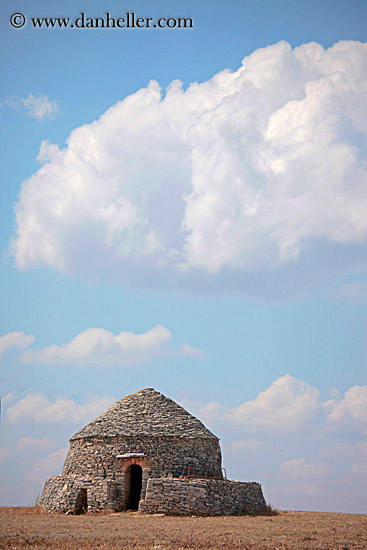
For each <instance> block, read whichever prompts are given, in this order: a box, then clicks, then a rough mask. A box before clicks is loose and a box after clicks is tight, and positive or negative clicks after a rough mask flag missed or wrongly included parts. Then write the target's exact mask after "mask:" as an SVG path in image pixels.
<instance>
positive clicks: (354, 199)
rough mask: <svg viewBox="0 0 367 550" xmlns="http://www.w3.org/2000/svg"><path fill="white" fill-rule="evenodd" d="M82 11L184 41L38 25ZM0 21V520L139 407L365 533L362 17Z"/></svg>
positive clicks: (275, 492)
mask: <svg viewBox="0 0 367 550" xmlns="http://www.w3.org/2000/svg"><path fill="white" fill-rule="evenodd" d="M82 11H83V12H85V13H86V16H93V17H97V16H99V17H103V16H104V14H105V12H107V11H108V12H109V13H110V14H111V16H113V17H116V18H117V17H121V16H124V13H125V12H127V11H130V12H132V11H134V12H135V13H136V14H137V15H141V16H143V17H153V18H156V19H157V18H159V17H191V18H192V19H193V21H194V28H192V29H140V30H137V29H135V30H133V29H129V30H128V29H93V30H92V29H34V28H32V26H31V22H30V18H31V17H55V16H58V17H70V18H75V17H78V16H79V14H80V13H81V12H82ZM14 12H20V13H23V14H24V15H25V16H26V18H27V24H26V25H25V27H24V28H22V29H14V28H12V27H11V26H10V24H9V17H10V16H11V14H12V13H14ZM1 13H2V15H1V33H0V34H1V38H0V40H1V42H2V43H1V46H2V52H3V53H2V57H1V74H2V87H1V96H0V102H1V103H0V107H1V109H0V117H1V127H2V142H1V164H2V168H3V169H2V176H1V178H2V182H1V183H2V184H1V187H0V193H1V196H0V209H1V211H0V219H1V234H0V246H1V251H2V255H1V263H0V270H1V285H2V292H1V296H2V298H1V311H2V315H1V332H0V352H1V354H2V355H1V358H0V361H1V371H2V373H1V377H0V378H1V396H2V411H3V415H2V442H1V450H0V460H1V462H2V472H3V482H2V491H1V494H2V500H1V504H2V505H7V504H9V505H17V504H31V503H32V502H33V501H34V500H35V498H36V496H37V494H38V493H39V492H40V490H41V489H42V485H43V482H44V479H45V478H46V477H47V476H48V475H55V474H58V473H59V472H60V469H61V465H62V463H63V460H64V456H65V449H66V448H67V440H68V438H69V437H70V436H71V435H72V434H73V433H75V432H76V431H77V430H78V429H79V428H80V427H82V426H83V425H85V424H86V423H87V422H89V421H90V420H92V419H93V418H94V417H95V416H96V415H97V414H99V413H100V412H102V411H103V410H104V409H105V408H107V406H108V405H109V404H111V403H113V402H114V401H115V400H118V399H120V398H122V397H123V396H125V395H126V394H129V393H131V392H133V391H135V390H138V389H140V388H142V387H154V388H155V389H157V390H158V391H161V392H162V393H164V394H166V395H168V396H170V397H172V398H173V399H175V400H177V401H179V402H180V403H182V404H183V405H184V406H185V407H187V408H188V410H190V411H191V412H193V414H195V415H197V416H199V417H200V418H201V419H202V420H204V422H206V423H207V424H208V426H209V427H210V428H211V429H212V430H213V431H214V432H215V433H216V434H217V435H218V436H219V437H220V438H221V441H222V446H223V455H224V465H225V466H226V467H227V472H228V475H229V477H231V478H233V479H244V480H247V479H251V480H252V479H253V480H257V481H260V482H261V483H262V484H263V487H264V491H265V495H266V496H267V498H268V499H269V500H270V501H271V502H272V503H273V504H274V505H275V506H278V507H280V508H284V509H287V508H293V509H311V510H331V511H333V510H334V511H350V512H362V511H364V512H366V511H367V510H366V508H365V502H364V494H365V490H366V479H367V441H366V433H367V432H366V429H367V428H366V418H367V386H366V383H367V382H366V362H365V357H366V351H367V350H366V295H367V281H366V270H365V267H366V265H365V260H366V235H367V227H366V221H365V220H366V216H365V211H366V187H365V185H366V165H365V158H366V157H365V144H366V128H365V126H364V122H363V121H364V120H365V117H364V110H363V109H364V108H365V105H366V98H365V97H364V96H363V93H365V92H364V89H365V82H364V79H365V74H366V46H365V44H363V43H364V42H365V40H366V24H365V21H366V15H367V14H366V4H365V2H358V1H348V2H347V1H341V0H340V1H333V2H329V1H325V2H322V3H320V2H313V1H308V2H298V1H283V0H280V1H277V2H276V1H260V0H257V1H255V2H247V1H239V0H236V1H234V0H233V1H228V2H226V4H225V6H224V3H223V2H216V1H213V0H211V1H200V2H191V1H187V2H181V1H177V2H174V3H173V2H163V1H162V2H155V3H154V5H152V3H151V2H144V1H139V0H137V1H136V2H134V3H132V5H126V6H121V4H120V3H119V2H113V1H111V2H108V1H107V2H104V3H101V2H99V1H94V0H92V1H88V2H84V1H79V0H78V1H75V2H63V4H62V6H60V5H59V4H58V3H56V2H54V1H51V2H50V1H48V2H41V1H35V2H33V3H32V6H30V5H29V2H22V1H19V2H17V4H16V5H15V4H14V3H13V2H9V1H6V2H3V3H2V7H1ZM242 60H244V62H243V65H241V64H242ZM241 67H242V68H241ZM178 81H180V82H178ZM195 83H196V84H195ZM15 213H17V217H15ZM270 458H271V460H270ZM363 506H364V508H363Z"/></svg>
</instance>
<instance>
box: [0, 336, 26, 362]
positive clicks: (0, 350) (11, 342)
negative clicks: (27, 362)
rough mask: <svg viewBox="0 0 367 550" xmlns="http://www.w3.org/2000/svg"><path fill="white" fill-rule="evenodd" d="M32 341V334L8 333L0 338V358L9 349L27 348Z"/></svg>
mask: <svg viewBox="0 0 367 550" xmlns="http://www.w3.org/2000/svg"><path fill="white" fill-rule="evenodd" d="M33 341H34V336H33V334H25V333H24V332H23V331H15V332H8V334H5V336H1V337H0V357H1V356H2V355H3V354H4V353H5V352H6V351H8V349H10V348H20V349H24V348H27V347H28V346H30V345H31V344H32V342H33Z"/></svg>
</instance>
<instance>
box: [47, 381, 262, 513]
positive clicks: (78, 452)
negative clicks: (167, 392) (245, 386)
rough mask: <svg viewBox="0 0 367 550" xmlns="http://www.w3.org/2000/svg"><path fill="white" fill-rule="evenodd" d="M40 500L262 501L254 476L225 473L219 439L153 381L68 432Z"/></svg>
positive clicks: (121, 504) (72, 508)
mask: <svg viewBox="0 0 367 550" xmlns="http://www.w3.org/2000/svg"><path fill="white" fill-rule="evenodd" d="M39 505H40V506H41V507H43V508H45V509H47V510H49V511H59V512H69V513H70V512H73V513H82V512H85V511H87V510H99V509H110V510H114V511H122V510H139V511H142V512H145V513H156V512H163V513H167V514H174V515H192V514H195V515H223V514H243V513H262V512H263V511H264V510H265V509H266V503H265V500H264V497H263V494H262V490H261V486H260V485H259V484H258V483H244V482H237V481H229V480H227V479H225V478H224V477H223V473H222V457H221V450H220V446H219V439H218V438H217V437H216V436H215V435H214V434H212V433H211V432H210V431H209V430H208V429H207V428H206V427H205V426H204V425H203V424H202V422H200V420H198V419H197V418H195V417H194V416H192V415H191V414H189V413H188V412H187V411H186V410H185V409H184V408H183V407H181V406H180V405H178V404H177V403H175V402H174V401H172V400H171V399H169V398H167V397H165V396H164V395H162V394H161V393H159V392H157V391H155V390H154V389H152V388H146V389H143V390H140V391H137V392H135V393H133V394H132V395H128V396H127V397H124V398H123V399H121V401H118V402H117V403H115V404H114V405H112V406H111V407H110V408H109V409H107V411H106V412H104V413H103V414H101V415H100V416H99V417H97V418H96V419H95V420H93V422H91V423H90V424H88V425H87V426H85V428H83V429H82V430H80V431H79V432H77V433H76V434H75V435H74V436H73V437H72V438H71V439H70V450H69V452H68V455H67V457H66V460H65V463H64V467H63V470H62V474H61V475H60V476H54V477H50V478H48V479H47V481H46V483H45V486H44V489H43V492H42V495H41V498H40V500H39Z"/></svg>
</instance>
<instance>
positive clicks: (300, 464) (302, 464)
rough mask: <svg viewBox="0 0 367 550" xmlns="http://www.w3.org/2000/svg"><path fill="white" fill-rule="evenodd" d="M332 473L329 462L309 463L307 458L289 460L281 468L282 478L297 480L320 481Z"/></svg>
mask: <svg viewBox="0 0 367 550" xmlns="http://www.w3.org/2000/svg"><path fill="white" fill-rule="evenodd" d="M329 471H330V464H329V463H328V462H309V461H307V460H306V459H305V458H295V459H294V460H287V461H285V462H283V463H282V464H281V466H280V469H279V473H280V475H281V476H282V477H291V478H295V479H319V478H323V477H326V476H327V475H328V474H329Z"/></svg>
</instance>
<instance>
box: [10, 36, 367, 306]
mask: <svg viewBox="0 0 367 550" xmlns="http://www.w3.org/2000/svg"><path fill="white" fill-rule="evenodd" d="M366 57H367V48H366V44H362V43H360V42H352V41H342V42H338V43H337V44H335V45H333V46H332V47H330V48H328V49H326V50H325V49H324V48H323V47H322V46H321V45H320V44H317V43H315V42H313V43H310V44H303V45H301V46H299V47H297V48H295V49H294V50H292V48H291V46H290V45H289V44H287V43H286V42H284V41H283V42H280V43H278V44H275V45H272V46H268V47H266V48H261V49H258V50H256V51H254V52H253V53H252V54H251V55H249V56H248V57H246V58H244V60H243V63H242V65H241V67H239V68H238V69H237V70H235V71H230V70H224V71H222V72H220V73H218V74H216V75H215V76H214V77H213V78H211V79H210V80H208V81H207V82H203V83H200V84H198V83H194V84H192V85H190V86H189V87H188V88H187V89H186V90H184V89H183V88H182V84H181V83H180V82H179V81H175V82H173V83H172V84H171V85H170V86H169V87H168V89H167V90H166V93H165V94H164V93H162V91H161V89H160V87H159V85H158V83H157V82H154V81H153V82H151V83H150V84H149V85H148V86H147V87H146V88H144V89H140V90H138V91H137V92H136V93H134V94H132V95H130V96H129V97H127V98H125V99H124V100H123V101H121V102H119V103H117V104H116V105H114V106H112V107H111V108H110V109H108V110H107V111H106V112H105V113H104V114H103V115H102V116H101V117H100V118H99V119H98V120H96V121H94V122H92V123H91V124H85V125H83V126H81V127H78V128H76V129H75V130H74V131H73V132H72V133H71V134H70V137H69V139H68V140H67V144H66V147H65V148H63V149H60V150H59V148H58V147H57V146H55V145H52V144H49V143H43V144H42V146H41V151H40V155H39V160H40V161H41V162H43V163H44V164H43V165H42V166H41V168H40V169H39V170H38V172H36V173H35V174H34V175H33V176H32V177H31V178H29V179H28V180H27V181H26V182H24V183H23V185H22V189H21V192H20V195H19V201H18V202H17V204H16V207H15V212H16V223H17V230H16V235H15V236H14V238H13V240H12V243H11V251H12V253H13V255H14V257H15V263H16V266H17V267H18V268H20V269H27V268H31V267H38V266H48V267H50V268H51V269H54V270H55V271H57V272H59V273H62V274H66V275H68V276H78V277H80V278H82V279H83V278H84V279H90V280H102V279H103V280H109V281H111V280H113V281H116V282H119V283H121V284H123V285H125V286H131V287H132V286H135V287H136V286H138V287H151V286H153V287H162V288H170V287H177V286H179V287H184V288H190V289H194V290H197V291H203V290H205V291H207V292H212V291H215V290H218V288H219V289H228V288H231V289H235V290H242V291H246V292H251V293H254V294H256V295H261V296H268V295H270V296H273V295H275V294H276V295H277V296H280V297H283V296H284V295H287V296H289V293H290V292H292V291H294V292H295V291H296V290H297V289H299V288H305V287H307V286H310V285H312V284H319V282H320V281H323V280H325V279H330V278H335V277H336V276H337V275H340V274H343V273H346V272H348V270H349V271H351V270H353V269H354V268H357V267H360V266H361V265H362V263H363V262H364V261H365V249H364V245H365V241H366V238H367V217H366V215H365V212H366V186H365V179H366V168H365V164H364V162H363V157H364V155H363V140H364V137H365V134H366V131H367V128H366V122H365V121H366V120H367V116H366V114H365V106H366V104H367V101H366V89H367V88H366V84H365V81H366V72H365V66H366ZM27 101H28V104H29V105H33V104H36V102H35V98H34V97H32V98H30V99H29V98H28V99H27ZM41 103H42V101H41V102H40V104H41ZM44 104H45V105H46V102H44ZM29 108H31V107H29ZM32 108H33V107H32ZM49 109H50V108H49V107H43V108H41V107H39V108H36V107H34V112H35V113H36V112H37V113H39V116H41V113H45V112H46V113H47V112H48V111H49ZM42 116H44V115H42ZM274 289H275V290H274Z"/></svg>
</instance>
